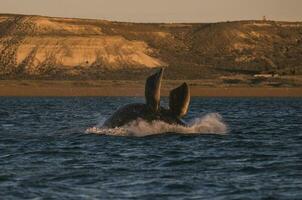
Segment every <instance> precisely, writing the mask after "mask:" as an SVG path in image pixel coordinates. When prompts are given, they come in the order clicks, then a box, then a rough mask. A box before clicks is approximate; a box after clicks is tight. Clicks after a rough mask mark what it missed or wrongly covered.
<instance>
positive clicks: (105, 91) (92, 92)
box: [0, 81, 302, 97]
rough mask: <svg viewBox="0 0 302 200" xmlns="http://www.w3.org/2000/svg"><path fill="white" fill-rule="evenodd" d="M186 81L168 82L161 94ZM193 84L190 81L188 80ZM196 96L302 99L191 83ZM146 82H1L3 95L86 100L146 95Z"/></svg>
mask: <svg viewBox="0 0 302 200" xmlns="http://www.w3.org/2000/svg"><path fill="white" fill-rule="evenodd" d="M181 82H183V81H166V82H164V84H163V89H162V95H163V96H168V94H169V91H170V90H171V89H172V88H174V87H176V86H177V85H179V84H180V83H181ZM188 82H189V83H190V81H188ZM190 88H191V96H197V97H302V88H301V87H249V86H246V85H233V86H232V85H224V86H206V85H199V84H196V83H194V84H191V85H190ZM143 95H144V81H86V82H85V81H79V82H77V81H0V96H2V97H5V96H6V97H8V96H16V97H39V96H41V97H69V96H70V97H76V96H79V97H85V96H87V97H88V96H113V97H114V96H138V97H139V96H143Z"/></svg>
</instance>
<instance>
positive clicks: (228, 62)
mask: <svg viewBox="0 0 302 200" xmlns="http://www.w3.org/2000/svg"><path fill="white" fill-rule="evenodd" d="M156 67H168V70H166V76H167V78H170V79H200V78H215V77H218V76H224V75H233V74H245V75H248V74H250V75H251V74H258V73H277V74H281V75H282V74H284V75H297V74H302V23H301V22H275V21H238V22H222V23H204V24H142V23H125V22H110V21H105V20H87V19H69V18H52V17H42V16H24V15H4V14H3V15H0V78H2V79H12V78H21V79H45V78H46V79H139V78H143V77H144V76H145V74H146V73H149V70H150V69H152V68H156Z"/></svg>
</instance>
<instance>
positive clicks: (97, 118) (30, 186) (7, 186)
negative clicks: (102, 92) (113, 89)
mask: <svg viewBox="0 0 302 200" xmlns="http://www.w3.org/2000/svg"><path fill="white" fill-rule="evenodd" d="M143 101H144V99H143V98H127V97H120V98H117V97H99V98H98V97H91V98H88V97H87V98H80V97H78V98H75V97H72V98H37V97H36V98H16V97H1V98H0V199H3V200H7V199H173V200H174V199H302V99H301V98H193V99H192V103H191V107H190V112H189V114H188V116H187V117H186V118H185V120H186V121H187V122H188V124H189V126H188V127H187V128H183V127H178V126H172V125H168V124H165V123H162V122H153V123H151V124H148V123H146V122H144V121H141V120H138V121H136V122H133V123H132V124H129V125H127V126H125V127H122V128H117V129H104V128H102V126H101V125H102V122H103V121H104V120H105V119H106V118H108V117H109V116H110V115H111V114H112V113H113V112H114V111H115V110H116V109H117V108H118V107H119V106H121V105H124V104H127V103H134V102H143ZM167 103H168V102H167V99H164V100H163V102H162V105H167Z"/></svg>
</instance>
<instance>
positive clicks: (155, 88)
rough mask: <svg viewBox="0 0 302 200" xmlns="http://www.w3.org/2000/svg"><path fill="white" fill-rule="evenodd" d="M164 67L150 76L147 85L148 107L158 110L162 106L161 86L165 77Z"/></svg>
mask: <svg viewBox="0 0 302 200" xmlns="http://www.w3.org/2000/svg"><path fill="white" fill-rule="evenodd" d="M163 73H164V69H163V68H161V69H160V70H159V71H158V72H156V73H155V74H153V75H152V76H150V77H149V78H148V79H147V81H146V85H145V98H146V104H147V107H148V109H150V110H151V111H153V112H157V111H158V110H159V107H160V88H161V80H162V78H163Z"/></svg>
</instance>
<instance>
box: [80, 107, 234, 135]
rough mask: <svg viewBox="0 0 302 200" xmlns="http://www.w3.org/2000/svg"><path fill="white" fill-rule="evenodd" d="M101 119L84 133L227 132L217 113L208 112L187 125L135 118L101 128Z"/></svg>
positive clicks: (156, 133)
mask: <svg viewBox="0 0 302 200" xmlns="http://www.w3.org/2000/svg"><path fill="white" fill-rule="evenodd" d="M102 125H103V120H102V122H100V123H99V124H98V125H97V126H95V127H92V128H88V129H87V130H86V133H92V134H100V135H111V136H134V137H144V136H150V135H158V134H165V133H177V134H227V132H228V127H227V125H226V124H225V123H224V122H223V119H222V117H221V116H220V115H219V114H218V113H210V114H207V115H205V116H202V117H198V118H195V119H194V120H192V121H190V122H189V123H188V126H186V127H184V126H180V125H171V124H167V123H165V122H162V121H152V122H146V121H144V120H143V119H137V120H135V121H133V122H131V123H129V124H127V125H125V126H122V127H119V128H113V129H110V128H103V127H102Z"/></svg>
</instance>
